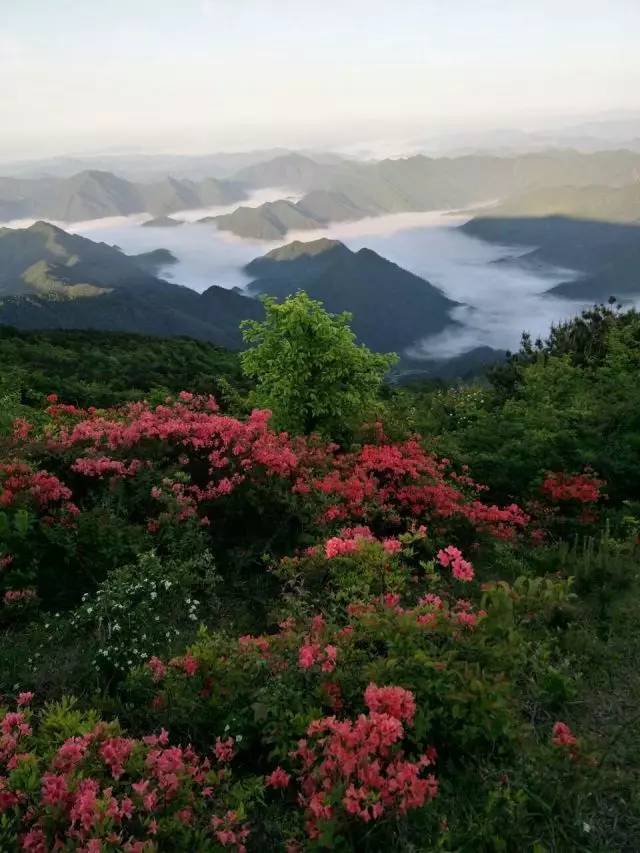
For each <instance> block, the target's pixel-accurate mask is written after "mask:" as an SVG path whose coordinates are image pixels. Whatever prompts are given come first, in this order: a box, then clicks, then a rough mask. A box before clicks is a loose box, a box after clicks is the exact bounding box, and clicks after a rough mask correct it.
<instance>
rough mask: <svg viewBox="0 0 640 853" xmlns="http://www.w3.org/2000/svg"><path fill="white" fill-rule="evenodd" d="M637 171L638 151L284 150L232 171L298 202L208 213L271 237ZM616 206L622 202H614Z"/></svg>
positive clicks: (236, 228)
mask: <svg viewBox="0 0 640 853" xmlns="http://www.w3.org/2000/svg"><path fill="white" fill-rule="evenodd" d="M638 177H640V154H638V153H635V152H631V151H604V152H598V153H595V154H580V153H578V152H576V151H551V152H545V153H539V154H526V155H522V156H514V157H492V156H480V155H477V156H466V157H454V158H448V157H442V158H431V157H425V156H416V157H408V158H405V159H397V160H382V161H379V162H357V161H351V160H348V161H346V160H345V161H340V162H338V163H319V162H316V161H315V160H313V159H311V158H310V157H306V156H303V155H299V154H287V155H284V156H281V157H276V158H274V159H273V160H270V161H267V162H264V163H259V164H254V165H252V166H249V167H248V168H246V169H242V170H240V171H238V172H237V173H236V175H235V180H236V181H238V182H239V183H240V184H242V185H244V186H247V187H251V188H265V187H288V188H290V189H291V190H296V191H298V192H303V193H304V195H303V197H302V198H301V199H300V201H298V202H296V203H293V202H289V201H286V200H282V201H278V202H275V203H274V202H268V203H266V204H263V205H261V206H259V207H255V208H251V209H247V208H245V207H240V208H238V209H237V210H236V211H234V212H233V213H231V214H226V215H223V216H219V217H215V218H213V220H210V221H215V223H216V225H217V227H218V228H221V229H224V230H229V231H232V232H233V233H234V234H237V235H238V236H241V237H254V238H258V239H275V238H278V237H281V236H283V235H284V234H285V233H286V232H287V231H290V230H301V229H316V228H321V227H323V226H325V225H326V224H327V222H331V221H333V222H335V221H342V220H348V219H361V218H363V217H366V216H380V215H382V214H386V213H401V212H407V211H427V210H441V209H442V210H444V209H447V210H448V209H452V208H465V207H469V206H472V205H477V204H480V203H485V202H487V201H491V200H495V199H503V198H506V197H509V196H513V195H521V194H523V193H524V194H526V193H529V192H532V191H536V190H541V189H548V188H561V187H566V186H567V185H570V186H572V187H575V188H587V187H592V186H602V187H604V188H607V187H624V186H625V185H628V184H632V183H633V182H635V181H636V180H637V179H638ZM619 205H620V206H621V207H622V206H623V205H624V202H622V201H621V202H619Z"/></svg>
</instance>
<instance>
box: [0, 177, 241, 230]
mask: <svg viewBox="0 0 640 853" xmlns="http://www.w3.org/2000/svg"><path fill="white" fill-rule="evenodd" d="M243 198H245V192H244V190H243V189H242V187H240V186H239V185H238V184H237V183H235V182H229V181H221V180H217V179H216V178H206V179H204V180H201V181H191V180H186V179H183V180H178V179H176V178H171V177H165V178H162V179H161V180H158V181H156V182H152V183H135V182H132V181H128V180H125V179H124V178H120V177H117V176H116V175H113V174H112V173H110V172H103V171H99V170H95V169H94V170H89V171H84V172H79V173H77V174H75V175H72V176H71V177H68V178H48V177H46V178H0V221H8V220H12V219H28V218H33V219H55V220H59V221H63V222H77V221H80V220H85V219H98V218H101V217H104V216H128V215H129V214H132V213H151V214H153V215H154V216H162V215H165V214H168V213H171V212H173V211H176V210H182V209H187V208H194V207H206V206H208V205H213V204H228V203H231V202H235V201H240V200H242V199H243Z"/></svg>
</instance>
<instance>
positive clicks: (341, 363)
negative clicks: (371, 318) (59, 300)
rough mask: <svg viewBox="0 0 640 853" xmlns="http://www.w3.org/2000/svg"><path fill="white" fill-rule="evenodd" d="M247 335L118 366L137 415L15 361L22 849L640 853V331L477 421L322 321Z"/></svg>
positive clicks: (296, 318) (62, 353)
mask: <svg viewBox="0 0 640 853" xmlns="http://www.w3.org/2000/svg"><path fill="white" fill-rule="evenodd" d="M286 254H287V255H289V256H291V255H293V259H294V260H295V257H296V256H297V255H298V254H299V248H295V249H291V250H289V251H288V252H287V253H286ZM245 335H246V337H247V343H248V344H249V347H250V349H249V350H248V352H247V354H246V356H245V357H244V368H245V370H246V371H247V373H248V374H250V376H249V380H250V381H249V385H248V386H247V385H244V386H243V384H242V383H237V374H236V373H235V370H236V368H235V366H234V362H233V360H232V359H231V358H230V357H227V356H223V354H221V353H219V352H217V351H213V350H212V349H211V348H207V347H205V346H204V345H201V344H196V343H194V342H190V341H184V342H183V341H171V342H169V341H167V342H160V341H157V340H147V339H144V338H135V337H131V338H128V337H113V336H98V337H96V338H95V339H94V340H93V348H94V349H93V352H91V350H89V353H88V354H89V355H91V356H92V357H93V359H94V360H95V361H96V365H99V364H102V365H106V364H107V363H108V360H109V359H115V361H114V362H113V364H114V369H113V370H112V371H106V370H105V371H104V372H103V373H102V371H101V373H102V375H103V379H102V383H101V388H100V387H99V388H98V389H96V390H97V391H99V392H100V394H101V395H102V401H104V402H103V403H102V405H104V404H105V403H106V402H111V400H113V401H118V402H120V401H121V400H130V399H131V397H132V396H133V394H132V393H131V394H129V392H128V391H127V389H126V387H125V385H126V383H127V382H129V381H132V382H133V381H136V382H138V383H139V386H140V390H141V391H142V392H143V394H141V397H142V396H144V397H145V398H146V400H145V401H143V400H142V399H140V401H138V402H129V403H127V404H126V405H119V406H116V407H113V408H100V407H94V406H93V405H86V403H85V399H84V398H82V395H84V394H88V393H89V391H90V389H89V388H88V387H83V388H81V390H80V391H78V394H77V400H74V399H65V398H63V397H60V398H58V397H55V396H49V398H48V399H46V400H45V399H42V398H40V399H39V395H40V394H41V389H43V388H44V386H45V385H46V382H47V378H49V377H48V375H47V370H48V364H51V373H50V380H51V384H52V386H53V385H54V384H56V385H57V386H58V387H60V388H64V389H65V391H71V390H72V389H73V388H74V387H77V385H78V383H79V382H80V376H79V371H80V368H78V367H74V368H71V367H69V366H68V365H69V364H70V363H72V362H74V357H75V356H76V354H78V353H81V352H83V347H84V346H86V345H89V346H91V344H90V343H89V344H88V342H87V341H86V338H83V336H82V335H78V334H76V335H60V334H59V333H58V334H54V335H38V336H33V335H25V334H18V333H8V334H6V335H5V336H4V337H3V338H2V339H1V340H0V345H2V346H3V347H4V349H2V353H3V356H4V358H5V360H6V361H7V362H8V363H9V364H10V365H11V370H12V371H14V372H15V375H18V374H19V373H20V372H21V371H23V370H27V371H28V372H29V373H31V372H35V371H34V368H35V367H36V366H37V367H38V370H39V372H40V375H38V376H37V386H36V387H34V388H33V390H32V391H29V393H28V394H25V393H24V388H23V394H22V399H20V395H17V394H14V395H13V396H12V395H11V394H8V395H5V398H4V405H3V409H4V412H5V420H4V421H3V422H2V426H1V428H2V429H3V438H2V442H3V444H2V448H3V461H2V463H0V537H1V538H0V560H1V561H2V562H1V565H2V571H1V573H0V590H1V592H2V604H0V631H1V633H0V644H1V648H0V651H1V652H2V654H0V692H1V693H2V695H3V697H4V699H3V701H4V702H5V705H4V707H3V709H1V710H0V726H1V730H2V740H1V741H0V812H1V816H0V846H1V847H2V848H3V849H7V850H8V851H10V850H14V849H16V850H17V849H32V850H48V849H53V848H54V847H55V846H56V844H58V842H59V843H61V844H65V845H67V847H68V849H87V848H88V849H97V848H98V846H100V847H101V848H102V849H104V850H118V849H125V850H126V849H129V850H143V849H149V850H152V849H158V850H161V851H164V850H166V851H169V850H184V851H192V850H202V851H212V853H213V851H223V850H237V851H242V850H245V849H247V850H258V849H261V850H281V849H288V850H290V851H294V850H322V849H327V850H345V851H361V850H370V851H382V850H401V851H407V853H408V851H414V850H424V851H428V850H429V851H430V850H445V851H452V853H453V851H460V850H487V851H494V850H518V851H521V850H522V851H525V850H531V851H535V853H541V851H543V850H548V851H554V852H555V851H558V853H564V851H569V850H584V851H602V853H604V851H631V850H635V849H637V848H638V846H639V844H640V802H639V801H638V796H637V792H638V761H637V756H638V747H639V743H640V739H639V735H638V717H637V703H638V701H639V700H640V682H639V680H638V673H637V665H636V661H637V655H638V654H639V653H640V647H639V644H638V633H637V620H638V617H639V616H640V608H639V605H638V601H639V600H640V599H639V598H638V591H639V587H638V583H639V554H638V535H639V533H640V504H639V502H638V501H639V498H640V495H638V492H637V484H638V482H640V476H639V475H640V450H639V444H638V435H640V431H639V428H640V423H638V414H637V413H638V412H639V411H640V399H638V397H639V395H640V390H639V389H638V387H637V381H636V379H637V372H638V368H639V366H640V361H639V360H640V318H639V317H638V315H637V314H636V313H634V312H628V313H620V312H617V311H615V310H613V309H603V308H601V309H596V310H594V311H592V312H588V313H587V314H585V315H584V316H583V317H580V318H577V319H576V320H575V321H573V322H571V323H567V324H565V325H563V326H561V327H559V328H558V329H555V330H554V331H553V334H552V336H551V337H550V339H549V340H548V341H546V342H539V343H532V342H530V341H528V340H527V339H525V340H524V341H523V347H522V349H521V351H520V352H519V353H517V354H515V355H514V356H512V357H511V358H510V359H509V360H507V361H505V362H504V364H503V365H502V366H501V367H500V368H499V369H496V370H495V371H493V372H492V373H491V374H490V376H489V381H488V382H484V383H479V384H478V385H471V386H462V387H457V386H456V387H452V388H449V389H443V388H434V387H430V386H425V387H422V388H421V387H420V386H412V387H411V388H407V389H404V390H398V389H396V390H392V389H388V388H384V386H380V379H381V373H382V371H383V370H384V362H385V361H386V360H385V359H384V358H381V357H380V356H376V355H375V354H373V353H370V352H368V351H367V350H365V349H363V348H362V347H359V346H358V345H357V344H356V343H355V342H354V340H353V336H352V335H351V334H350V333H349V329H348V326H347V324H346V319H345V318H344V317H335V316H331V315H327V314H326V313H324V312H323V311H322V309H321V307H320V306H319V305H318V304H317V303H314V302H313V301H312V300H310V299H309V297H307V296H306V295H304V294H300V295H298V296H295V297H293V298H290V299H289V300H287V301H286V302H285V303H284V304H283V305H275V304H274V303H272V304H271V305H270V306H268V314H267V319H266V321H265V323H264V324H256V323H253V324H249V325H248V326H246V327H245ZM305 346H306V347H307V349H306V350H305ZM47 353H51V358H50V359H48V357H47ZM154 359H155V362H154ZM158 362H162V364H167V367H166V369H165V370H164V371H163V369H162V367H161V365H160V364H158ZM136 363H138V364H139V368H140V370H141V373H137V372H136ZM297 365H302V366H303V367H304V370H303V369H300V370H299V371H296V366H297ZM314 368H315V373H314ZM93 369H94V368H92V370H93ZM98 369H99V368H98V366H96V367H95V370H96V371H98ZM192 369H193V370H194V371H195V378H194V379H195V381H194V384H193V386H192V389H193V390H189V389H184V390H181V392H179V393H174V394H172V393H169V394H167V391H168V392H171V391H172V390H174V389H177V387H178V384H179V379H180V377H179V371H180V370H183V371H184V372H189V371H191V370H192ZM74 370H75V371H76V372H74ZM209 370H210V371H211V376H210V377H209V378H210V381H211V382H212V383H214V384H215V385H216V390H218V389H219V391H220V392H222V397H221V401H220V402H221V403H222V408H221V407H220V405H219V404H218V403H217V402H216V401H215V400H214V399H213V398H212V397H210V396H208V392H209V390H210V389H209V388H207V387H206V382H207V377H206V376H205V375H203V372H204V373H206V372H207V371H209ZM174 371H175V375H173V376H169V375H168V374H169V373H171V374H173V373H174ZM110 376H111V377H112V379H110V378H109V377H110ZM87 379H88V380H91V379H92V375H91V374H90V375H89V377H87ZM223 380H225V382H223ZM243 381H244V380H243ZM254 381H255V383H256V384H255V387H252V384H253V382H254ZM110 382H111V383H112V384H113V387H109V383H110ZM226 382H228V383H230V384H232V385H234V386H235V393H229V389H228V388H227V387H226ZM157 383H160V384H159V385H158V384H157ZM21 387H23V386H21ZM131 390H132V389H131ZM194 392H201V393H194ZM285 392H286V393H285ZM160 394H162V400H161V401H159V400H158V397H159V396H160ZM110 396H111V399H109V397H110ZM81 398H82V399H81ZM86 402H89V401H86ZM78 403H79V405H78ZM256 403H257V404H258V405H273V406H274V408H276V407H277V406H279V409H276V412H275V417H276V418H277V423H274V424H273V425H272V424H271V423H270V420H271V419H270V415H269V413H268V412H267V411H265V410H263V409H254V410H253V411H252V412H251V413H250V414H249V413H248V410H249V409H250V408H251V406H252V404H256ZM301 413H305V416H304V417H300V414H301ZM14 416H15V417H14ZM282 429H287V430H289V431H288V432H282V431H279V430H282ZM310 430H317V431H318V432H316V433H315V434H309V431H310ZM607 439H608V441H607ZM589 466H591V467H589ZM482 481H484V483H482ZM480 483H482V485H481V484H480ZM70 695H74V696H75V698H74V699H73V700H72V699H70V698H68V697H69V696H70ZM14 697H15V698H14ZM58 846H59V844H58Z"/></svg>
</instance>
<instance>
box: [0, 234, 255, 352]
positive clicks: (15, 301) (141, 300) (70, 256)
mask: <svg viewBox="0 0 640 853" xmlns="http://www.w3.org/2000/svg"><path fill="white" fill-rule="evenodd" d="M172 261H175V258H174V257H173V255H172V254H171V253H170V252H168V251H167V250H166V249H157V250H155V251H153V252H146V253H144V254H142V255H137V256H129V255H125V254H124V253H122V252H121V251H120V250H119V249H117V248H115V247H114V246H108V245H107V244H106V243H94V242H93V241H92V240H88V239H87V238H85V237H80V236H77V235H74V234H68V233H67V232H65V231H63V230H62V229H60V228H58V227H56V226H55V225H51V224H50V223H47V222H37V223H35V224H34V225H32V226H31V227H30V228H25V229H11V228H4V229H1V230H0V323H1V324H4V325H12V326H16V327H18V328H22V329H46V328H54V329H56V328H59V329H74V328H80V329H89V328H93V329H103V330H110V331H127V332H146V333H149V334H159V335H190V336H191V337H194V338H198V339H202V340H208V341H213V342H215V343H217V344H220V345H223V346H227V347H231V348H238V347H239V346H240V345H241V336H240V333H239V330H238V325H239V323H240V321H241V320H243V319H246V318H257V317H260V316H261V312H262V307H261V305H260V304H259V303H258V302H256V301H255V300H254V299H249V298H247V297H246V296H241V295H239V294H237V293H235V292H233V291H229V290H225V289H224V288H220V287H216V286H212V287H211V288H209V289H208V290H206V291H205V292H204V293H202V294H198V293H196V292H195V291H193V290H190V289H189V288H186V287H181V286H179V285H176V284H172V283H170V282H167V281H164V280H163V279H161V278H158V277H157V275H156V273H157V270H158V268H159V267H162V266H165V265H167V264H168V263H171V262H172Z"/></svg>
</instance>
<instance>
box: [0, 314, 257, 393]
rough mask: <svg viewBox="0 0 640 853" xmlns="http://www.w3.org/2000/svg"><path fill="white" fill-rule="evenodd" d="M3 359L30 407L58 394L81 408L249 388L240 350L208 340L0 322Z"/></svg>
mask: <svg viewBox="0 0 640 853" xmlns="http://www.w3.org/2000/svg"><path fill="white" fill-rule="evenodd" d="M0 363H2V364H3V365H5V366H6V370H5V382H6V381H7V380H8V379H9V377H11V382H12V383H13V387H15V388H17V389H18V390H19V393H20V398H21V400H22V401H23V403H24V404H25V405H35V406H37V405H38V404H39V403H40V401H41V400H42V399H43V398H44V397H45V396H46V395H47V394H51V393H54V394H58V395H59V397H60V398H61V399H63V400H68V401H69V402H73V403H75V404H76V405H79V406H90V405H94V406H113V405H117V404H121V403H123V402H125V401H127V400H136V399H141V398H142V397H143V396H145V395H147V394H149V393H153V394H155V395H156V396H157V397H159V398H160V399H161V395H162V394H163V393H164V394H166V393H177V392H178V391H180V390H182V388H184V386H185V385H187V384H188V385H190V387H192V388H193V389H194V391H196V392H197V393H206V394H209V393H216V394H218V393H220V389H221V387H222V386H221V383H220V381H219V380H220V379H225V380H227V381H230V382H232V383H233V384H234V385H235V386H237V387H240V388H242V387H245V386H246V382H245V381H244V380H243V378H242V375H241V373H240V365H239V360H238V356H237V354H236V353H233V352H230V351H228V350H225V349H221V348H220V347H217V346H214V345H213V344H210V343H207V342H205V341H196V340H192V339H181V338H162V337H152V336H147V335H140V334H129V333H125V332H101V331H97V330H95V329H92V330H90V331H82V330H72V331H62V330H52V331H18V330H17V329H15V328H12V327H8V326H5V327H0Z"/></svg>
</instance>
